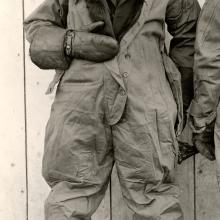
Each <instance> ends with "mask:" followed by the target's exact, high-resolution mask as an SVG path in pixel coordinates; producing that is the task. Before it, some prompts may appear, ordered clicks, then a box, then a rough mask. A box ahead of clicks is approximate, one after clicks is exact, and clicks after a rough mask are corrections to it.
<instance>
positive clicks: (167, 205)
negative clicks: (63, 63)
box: [43, 63, 182, 220]
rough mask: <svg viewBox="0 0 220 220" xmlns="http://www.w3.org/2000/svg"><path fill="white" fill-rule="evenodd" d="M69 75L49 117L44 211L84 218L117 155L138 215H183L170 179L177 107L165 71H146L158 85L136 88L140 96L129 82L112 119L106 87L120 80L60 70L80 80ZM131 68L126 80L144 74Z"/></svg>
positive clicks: (110, 88)
mask: <svg viewBox="0 0 220 220" xmlns="http://www.w3.org/2000/svg"><path fill="white" fill-rule="evenodd" d="M84 65H89V64H86V63H85V64H84ZM68 75H69V76H67V75H65V76H64V77H63V79H62V81H61V82H60V84H59V86H58V90H57V94H56V99H55V102H54V103H53V106H52V112H51V116H50V120H49V122H48V125H47V133H46V139H45V143H46V144H45V153H44V159H43V175H44V178H45V179H46V181H47V182H48V183H49V184H50V186H51V187H52V192H51V194H50V196H49V198H48V200H47V203H46V208H47V209H46V219H49V220H50V219H60V218H61V216H63V215H64V216H66V218H67V219H68V218H70V217H71V216H74V217H78V218H82V219H85V218H89V217H90V216H91V215H92V213H93V212H94V211H95V210H96V208H97V207H98V205H99V203H100V202H101V200H102V198H103V196H104V193H105V190H106V187H107V183H108V181H109V178H110V175H111V171H112V167H113V163H114V162H115V164H116V168H117V172H118V176H119V180H120V184H121V188H122V194H123V197H124V199H125V201H126V203H127V204H128V206H129V207H130V208H131V209H132V210H133V212H134V213H136V214H134V219H135V220H137V219H140V216H142V219H158V218H159V217H160V218H161V219H167V218H168V217H167V216H170V215H171V216H172V217H170V219H178V218H180V217H181V216H182V213H181V209H180V205H179V201H178V195H179V190H178V187H177V186H176V185H175V184H174V165H175V158H176V154H177V143H176V135H175V131H174V129H173V128H174V124H175V121H176V115H177V109H176V103H175V101H174V99H173V96H172V92H171V89H170V87H169V84H168V83H167V81H166V80H165V75H163V74H162V75H158V76H157V75H154V74H147V75H146V76H145V77H148V78H149V80H150V83H152V84H153V85H155V86H153V87H152V88H148V89H147V90H146V89H145V88H142V89H141V88H139V91H138V93H139V96H140V97H139V99H138V100H137V99H136V95H135V94H136V92H137V91H136V89H137V88H133V89H132V88H131V91H130V96H129V97H128V100H127V104H126V110H125V111H124V114H123V116H122V118H121V119H120V121H119V122H118V123H117V124H115V125H112V126H109V124H108V117H109V114H108V112H110V111H111V102H112V101H114V96H112V93H111V91H114V90H117V89H119V86H118V85H117V83H116V81H115V80H114V78H113V77H112V76H111V74H110V73H109V72H108V71H105V72H104V73H100V74H99V77H94V76H92V75H91V74H90V73H86V76H87V77H86V78H87V80H88V79H89V82H88V81H87V80H86V81H85V80H82V81H81V82H79V83H71V84H68V83H66V82H65V77H71V79H72V80H77V76H75V75H71V76H70V74H68ZM136 75H137V74H135V75H131V76H130V77H131V78H130V80H128V82H127V85H128V86H130V85H132V81H133V79H135V78H136V77H138V78H140V80H141V78H142V77H143V76H141V75H142V74H141V73H139V74H138V76H136ZM156 85H158V86H156ZM158 87H160V88H161V89H160V90H158ZM152 94H154V96H152ZM165 94H166V95H165ZM155 100H157V101H156V102H155ZM168 109H169V110H168ZM61 180H62V181H61ZM57 210H59V211H57ZM54 213H55V214H54ZM171 213H172V214H171ZM70 219H71V218H70Z"/></svg>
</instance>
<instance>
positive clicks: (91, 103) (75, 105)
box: [53, 82, 103, 114]
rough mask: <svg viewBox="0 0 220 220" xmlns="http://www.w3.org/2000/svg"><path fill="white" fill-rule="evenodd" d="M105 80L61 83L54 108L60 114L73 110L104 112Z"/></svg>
mask: <svg viewBox="0 0 220 220" xmlns="http://www.w3.org/2000/svg"><path fill="white" fill-rule="evenodd" d="M102 98H103V82H94V83H71V84H68V85H67V84H65V85H59V86H58V88H57V92H56V97H55V101H54V103H53V110H54V111H56V112H57V113H58V114H59V113H60V114H62V113H65V112H66V113H67V112H71V111H74V110H75V111H78V112H85V113H94V112H97V113H100V112H102Z"/></svg>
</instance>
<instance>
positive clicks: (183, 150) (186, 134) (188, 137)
mask: <svg viewBox="0 0 220 220" xmlns="http://www.w3.org/2000/svg"><path fill="white" fill-rule="evenodd" d="M192 139H193V130H192V129H191V127H190V126H189V123H186V125H185V127H184V129H183V132H182V133H181V135H180V136H179V137H178V143H179V151H178V164H181V163H182V162H183V161H184V160H186V159H188V158H189V157H191V156H193V155H195V154H197V153H198V152H199V151H198V150H197V148H196V147H195V146H194V144H193V142H192Z"/></svg>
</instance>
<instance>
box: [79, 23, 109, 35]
mask: <svg viewBox="0 0 220 220" xmlns="http://www.w3.org/2000/svg"><path fill="white" fill-rule="evenodd" d="M104 25H105V23H104V22H103V21H97V22H94V23H91V24H88V25H84V26H82V28H81V29H80V31H86V32H94V31H97V30H98V29H100V28H102V27H103V26H104Z"/></svg>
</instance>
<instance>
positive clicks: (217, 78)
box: [189, 0, 220, 183]
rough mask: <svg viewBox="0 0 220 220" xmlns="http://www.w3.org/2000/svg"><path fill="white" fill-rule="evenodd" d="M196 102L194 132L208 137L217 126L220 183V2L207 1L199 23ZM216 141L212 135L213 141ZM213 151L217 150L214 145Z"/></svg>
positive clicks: (192, 111) (193, 122)
mask: <svg viewBox="0 0 220 220" xmlns="http://www.w3.org/2000/svg"><path fill="white" fill-rule="evenodd" d="M194 69H195V77H194V98H193V101H192V102H191V105H190V108H189V114H190V117H191V118H192V126H193V130H194V132H196V133H201V134H203V133H205V132H206V129H207V127H209V126H210V124H212V123H215V128H214V145H215V157H216V163H217V177H218V182H219V183H220V148H219V146H220V136H219V130H220V123H219V121H220V117H219V114H220V113H219V112H220V109H219V97H220V2H219V1H218V0H207V1H206V2H205V4H204V6H203V8H202V11H201V15H200V18H199V21H198V27H197V36H196V45H195V65H194ZM209 138H213V131H212V132H211V133H210V137H209ZM210 149H214V146H213V143H212V144H211V146H210Z"/></svg>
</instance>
